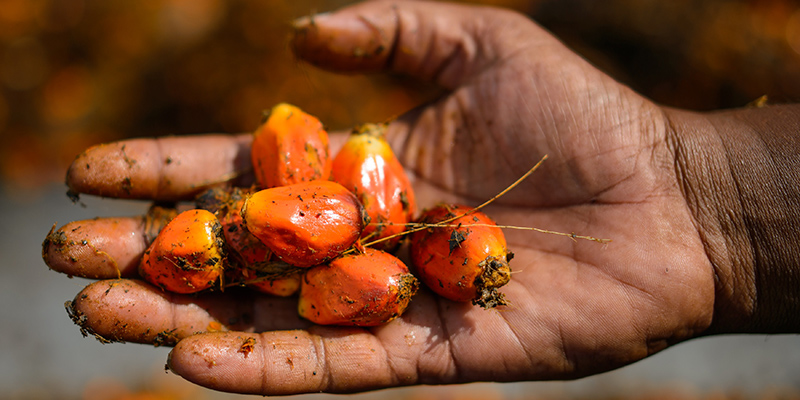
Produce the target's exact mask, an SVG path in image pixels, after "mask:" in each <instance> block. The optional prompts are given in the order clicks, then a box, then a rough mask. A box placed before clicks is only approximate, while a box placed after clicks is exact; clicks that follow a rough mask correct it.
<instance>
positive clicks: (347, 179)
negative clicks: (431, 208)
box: [331, 124, 416, 250]
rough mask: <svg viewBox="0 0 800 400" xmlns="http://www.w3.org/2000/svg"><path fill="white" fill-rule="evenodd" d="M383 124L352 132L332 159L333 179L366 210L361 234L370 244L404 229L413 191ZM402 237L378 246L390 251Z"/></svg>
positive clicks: (410, 213)
mask: <svg viewBox="0 0 800 400" xmlns="http://www.w3.org/2000/svg"><path fill="white" fill-rule="evenodd" d="M385 131H386V125H375V124H366V125H363V126H361V127H359V128H357V129H355V130H354V131H353V134H352V135H350V137H349V138H348V139H347V142H346V143H345V144H344V147H342V149H341V150H340V151H339V153H338V154H337V155H336V157H335V158H334V159H333V169H332V170H331V176H332V179H333V180H334V181H336V182H339V183H341V184H342V185H343V186H344V187H346V188H347V189H349V190H350V191H351V192H353V193H355V195H356V196H358V200H359V201H361V204H362V205H363V206H364V208H365V209H366V210H367V214H368V215H369V217H370V224H369V225H368V226H367V227H366V228H365V229H364V232H363V233H362V234H361V236H362V238H369V241H373V240H376V239H380V238H384V237H388V236H392V235H395V234H397V233H400V232H402V231H404V230H405V229H406V224H407V223H408V222H410V221H411V220H412V219H413V215H414V209H415V207H416V201H415V197H414V190H413V188H412V187H411V183H410V182H409V180H408V176H406V172H405V170H404V169H403V166H402V165H401V164H400V161H398V160H397V157H395V155H394V152H392V149H391V147H389V144H388V143H387V142H386V140H385V139H384V133H385ZM400 239H401V237H395V238H392V239H389V240H386V241H384V242H380V243H378V244H377V246H376V248H380V249H383V250H391V249H393V248H395V247H396V246H397V244H398V243H399V242H400Z"/></svg>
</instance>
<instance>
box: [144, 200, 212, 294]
mask: <svg viewBox="0 0 800 400" xmlns="http://www.w3.org/2000/svg"><path fill="white" fill-rule="evenodd" d="M224 246H225V244H224V239H223V236H222V225H220V223H219V221H218V220H217V217H216V216H214V214H212V213H210V212H208V211H206V210H188V211H184V212H182V213H180V214H178V215H177V216H176V217H175V218H173V219H172V221H170V222H169V223H168V224H167V226H165V227H164V228H163V229H162V230H161V232H160V233H159V234H158V236H157V237H156V239H155V240H154V241H153V243H152V244H151V245H150V247H149V248H148V249H147V250H146V251H145V253H144V256H143V257H142V261H141V263H140V264H139V274H140V275H141V276H142V277H143V278H144V279H145V280H147V281H149V282H150V283H152V284H154V285H156V286H158V287H160V288H162V289H164V290H167V291H170V292H174V293H195V292H199V291H201V290H205V289H208V288H211V287H213V286H214V285H215V284H216V282H217V281H219V279H220V277H221V276H222V271H223V263H224V261H225V250H224Z"/></svg>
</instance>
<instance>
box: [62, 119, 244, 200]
mask: <svg viewBox="0 0 800 400" xmlns="http://www.w3.org/2000/svg"><path fill="white" fill-rule="evenodd" d="M251 142H252V135H250V134H239V135H219V134H208V135H194V136H172V137H160V138H148V139H130V140H123V141H119V142H114V143H108V144H101V145H97V146H94V147H91V148H89V149H87V150H86V151H84V152H83V153H81V154H80V155H78V157H77V158H76V159H75V161H73V162H72V165H70V167H69V170H68V171H67V186H68V187H69V190H70V192H71V193H73V194H80V193H85V194H91V195H97V196H103V197H116V198H123V199H152V200H156V201H180V200H190V199H192V198H194V196H196V195H197V194H198V193H200V192H201V191H203V190H204V189H207V188H208V187H210V186H213V185H216V184H220V183H226V182H227V183H231V184H234V185H237V186H246V185H249V184H250V183H252V181H253V176H252V167H251V161H250V143H251Z"/></svg>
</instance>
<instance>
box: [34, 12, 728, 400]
mask: <svg viewBox="0 0 800 400" xmlns="http://www.w3.org/2000/svg"><path fill="white" fill-rule="evenodd" d="M296 28H297V37H296V38H295V41H294V48H295V51H296V53H297V54H298V55H299V56H300V57H301V58H303V59H305V60H308V61H310V62H312V63H314V64H317V65H319V66H321V67H324V68H331V69H334V70H338V71H346V72H350V73H362V72H378V71H391V72H396V73H401V74H407V75H411V76H414V77H416V78H419V79H421V80H424V81H428V82H432V83H434V84H437V85H440V86H441V87H442V88H444V89H445V90H446V93H445V94H444V95H443V96H442V97H441V98H439V99H437V100H436V101H434V102H432V103H430V104H426V105H423V106H421V107H419V108H417V109H415V110H413V111H411V112H409V113H407V114H405V115H403V116H402V117H400V118H399V119H398V120H396V121H394V122H392V123H391V124H390V126H389V133H388V134H389V141H390V142H391V143H392V145H393V147H394V149H395V150H396V152H397V154H398V156H399V157H400V159H401V160H402V162H403V163H404V165H405V166H406V167H407V168H408V169H409V170H410V171H411V172H412V174H413V180H414V185H415V190H416V193H417V197H418V199H419V201H420V204H421V205H423V206H424V205H431V204H432V203H433V202H435V201H439V200H445V201H450V202H461V203H468V204H476V203H479V202H482V201H483V200H486V199H488V198H490V197H492V196H493V195H495V194H496V193H498V192H499V191H500V190H502V189H504V188H505V187H506V186H507V185H509V184H510V183H511V182H513V181H514V180H516V179H517V178H518V177H520V176H521V175H522V174H523V173H524V172H526V170H528V168H530V167H531V166H532V165H533V164H534V163H535V162H536V161H538V160H539V159H540V158H541V156H543V155H545V154H548V155H549V157H550V158H549V160H548V161H547V162H545V164H544V165H543V167H542V168H541V169H540V170H538V171H536V172H535V173H534V174H533V175H532V176H530V177H529V178H528V179H527V180H525V181H524V182H523V183H522V184H520V185H519V186H518V187H517V188H515V189H514V190H513V191H511V192H509V193H508V194H507V195H505V196H503V197H502V198H500V199H499V200H497V201H496V202H495V203H494V204H493V205H492V206H490V207H489V208H487V209H486V211H487V213H488V214H489V215H490V216H492V218H494V219H495V220H496V221H497V222H498V223H501V224H509V225H516V226H529V227H538V228H544V229H549V230H554V231H561V232H576V233H579V234H586V235H592V236H595V237H602V238H609V239H612V240H613V242H611V243H610V244H608V245H600V244H598V243H595V242H589V241H573V240H570V239H569V238H564V237H560V236H549V235H542V234H537V233H531V232H525V231H507V238H508V242H509V247H510V249H511V250H512V251H513V252H514V253H515V255H516V256H515V258H514V260H513V262H512V263H511V267H512V269H513V270H514V275H513V278H512V280H511V282H510V283H509V284H508V285H507V286H505V287H504V288H503V292H504V293H505V294H506V296H507V298H508V300H509V301H510V303H511V305H510V306H507V307H503V308H502V309H497V310H489V311H487V310H483V309H480V308H476V307H474V306H472V305H470V304H460V303H454V302H451V301H448V300H444V299H441V298H438V297H436V296H434V295H433V294H431V293H430V292H428V291H425V290H423V291H421V292H420V293H419V294H418V295H417V296H416V297H415V298H414V300H413V301H412V303H411V306H410V307H409V309H408V310H407V311H406V313H405V314H404V315H403V316H402V317H401V318H399V319H397V320H394V321H392V322H390V323H388V324H386V325H384V326H380V327H376V328H370V329H354V328H338V327H319V326H311V325H310V324H309V323H307V322H305V321H302V320H300V319H299V318H298V317H297V316H296V312H295V305H294V303H293V301H292V299H282V298H268V297H265V296H259V295H254V294H245V293H242V292H240V291H230V292H225V293H211V294H205V295H199V296H179V295H173V294H167V293H163V292H161V291H160V290H158V289H155V288H153V287H152V286H150V285H147V284H145V283H142V282H140V281H138V280H127V279H122V280H101V281H99V282H96V283H94V284H92V285H90V286H88V287H87V288H86V289H84V291H82V292H81V293H80V294H79V295H78V296H77V297H76V300H75V302H74V303H73V307H72V310H73V311H72V312H73V316H74V317H75V318H76V320H77V321H78V322H80V323H81V325H82V327H83V328H84V329H86V330H87V331H89V332H92V333H95V334H97V335H99V336H101V337H104V338H106V339H112V340H123V341H132V342H143V343H154V342H155V343H157V344H161V343H163V344H175V341H176V340H178V339H180V341H178V342H177V344H175V348H174V349H173V350H172V352H171V354H170V360H169V366H170V368H171V369H172V370H173V371H175V372H176V373H177V374H179V375H181V376H183V377H184V378H186V379H188V380H190V381H192V382H195V383H197V384H200V385H203V386H207V387H210V388H214V389H217V390H223V391H230V392H240V393H258V394H265V395H275V394H290V393H304V392H318V391H325V392H353V391H362V390H369V389H376V388H384V387H392V386H400V385H413V384H437V383H457V382H472V381H487V380H488V381H518V380H539V379H567V378H577V377H581V376H586V375H590V374H595V373H599V372H603V371H607V370H610V369H613V368H617V367H620V366H623V365H626V364H629V363H632V362H634V361H636V360H639V359H642V358H644V357H646V356H648V355H650V354H653V353H655V352H657V351H659V350H662V349H664V348H666V347H667V346H669V345H671V344H674V343H677V342H680V341H683V340H686V339H689V338H692V337H694V336H696V335H698V334H700V333H702V332H704V331H705V330H706V329H707V328H708V327H709V326H710V325H711V323H712V316H713V312H714V302H715V282H714V279H715V272H714V267H713V266H712V265H711V262H710V261H709V259H708V256H707V255H706V252H705V249H704V243H703V241H702V240H701V236H700V234H699V232H698V229H697V227H696V226H695V224H694V220H693V217H692V214H691V211H690V209H689V206H688V205H687V202H686V200H685V197H684V195H683V194H682V191H681V187H680V183H679V182H680V180H679V177H678V176H677V174H678V172H676V169H675V160H674V150H673V149H672V147H671V144H672V137H671V135H672V134H673V132H672V130H671V129H670V126H669V124H668V121H667V118H666V116H665V113H664V111H663V110H662V109H661V108H660V107H658V106H656V105H655V104H653V103H652V102H650V101H648V100H647V99H645V98H643V97H641V96H639V95H638V94H636V93H634V92H632V91H631V90H630V89H628V88H627V87H625V86H623V85H621V84H619V83H617V82H615V81H614V80H612V79H611V78H609V77H608V76H606V75H605V74H603V73H602V72H600V71H598V70H597V69H595V68H594V67H592V66H591V65H589V64H588V63H587V62H586V61H584V60H583V59H581V58H580V57H579V56H577V55H576V54H574V53H573V52H572V51H570V50H569V49H567V48H566V47H565V46H563V45H562V44H561V43H560V42H559V41H558V40H556V39H555V38H553V37H552V36H550V35H549V34H548V33H547V32H545V31H544V30H542V29H541V28H540V27H538V26H537V25H535V24H534V23H533V22H531V21H530V20H528V19H526V18H525V17H523V16H520V15H517V14H515V13H512V12H508V11H504V10H499V9H493V8H483V7H470V6H458V5H449V4H437V3H418V2H413V1H408V2H398V3H391V2H368V3H363V4H358V5H355V6H352V7H348V8H346V9H343V10H340V11H338V12H335V13H333V14H327V15H318V16H316V17H314V18H313V19H306V20H303V21H298V23H297V26H296ZM123 144H124V146H123ZM248 154H249V138H248V136H247V135H244V136H203V137H189V138H187V137H183V138H162V139H155V140H134V141H128V142H124V143H117V144H112V145H109V146H104V147H100V148H97V149H94V150H92V151H91V152H89V153H86V154H84V155H83V156H81V157H79V159H78V160H76V162H75V164H73V166H72V168H71V169H70V173H69V175H68V183H69V185H70V188H71V189H72V190H74V191H76V192H81V193H90V194H98V195H103V196H112V197H134V198H149V199H154V200H177V199H186V198H191V196H192V195H193V194H194V193H196V192H197V191H198V190H199V188H201V187H204V186H207V185H208V184H210V183H213V182H217V181H222V180H227V179H229V178H230V177H231V176H233V175H235V174H236V172H237V171H243V170H246V169H247V168H248V162H249V161H248V160H249V159H248ZM165 160H170V162H168V163H167V162H165ZM123 176H124V177H125V179H127V181H126V182H127V184H126V185H120V184H119V183H120V179H121V177H123ZM237 179H239V180H240V182H239V183H242V184H245V183H247V182H246V180H247V178H246V177H238V178H237ZM120 188H122V189H120ZM126 221H127V223H128V224H127V225H125V226H123V227H120V224H117V225H115V227H114V230H109V231H108V232H100V231H99V230H95V231H91V232H85V231H84V232H81V234H83V235H87V236H91V237H93V238H97V237H103V238H105V242H104V243H105V248H106V249H107V251H106V253H107V254H106V255H107V256H108V257H112V258H114V259H115V263H116V268H115V269H113V272H109V270H108V269H107V268H106V269H104V268H105V267H104V265H107V263H103V262H101V260H100V258H98V259H97V260H96V261H95V262H93V263H91V264H88V265H83V266H82V268H81V269H77V268H75V266H74V265H73V264H71V263H70V262H69V260H68V259H67V257H66V256H65V255H64V254H60V253H58V252H53V253H47V252H46V253H45V258H46V259H47V260H48V265H51V267H53V268H54V269H58V270H62V271H64V272H67V273H70V274H73V275H79V276H86V277H91V278H108V277H112V276H114V275H113V274H115V273H116V271H117V270H119V271H120V274H121V275H122V276H125V277H135V265H136V257H137V249H139V248H141V250H142V251H143V250H144V248H143V245H141V243H142V241H141V235H142V229H143V225H142V221H141V220H138V219H131V220H126ZM73 235H77V233H73ZM134 242H135V243H134ZM137 246H138V247H137ZM138 254H140V253H138ZM104 257H105V255H104ZM204 331H205V332H206V333H199V334H196V333H197V332H204ZM208 331H217V332H208ZM252 339H255V341H254V342H253V341H252Z"/></svg>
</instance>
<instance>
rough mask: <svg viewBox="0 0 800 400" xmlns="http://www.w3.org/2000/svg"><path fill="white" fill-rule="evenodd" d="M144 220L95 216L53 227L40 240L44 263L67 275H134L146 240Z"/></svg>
mask: <svg viewBox="0 0 800 400" xmlns="http://www.w3.org/2000/svg"><path fill="white" fill-rule="evenodd" d="M142 224H143V219H142V218H141V217H131V218H95V219H91V220H83V221H74V222H70V223H68V224H66V225H64V226H62V227H61V228H59V229H55V225H54V226H53V229H51V230H50V232H49V233H48V234H47V236H46V237H45V240H44V242H42V259H43V260H44V262H45V264H47V266H48V267H49V268H50V269H52V270H54V271H57V272H61V273H63V274H67V275H69V276H79V277H83V278H90V279H110V278H120V277H131V276H135V275H136V269H137V267H138V264H139V263H138V261H139V259H140V258H141V255H142V253H143V252H144V250H145V247H146V243H145V241H144V239H143V238H142V237H141V235H139V234H138V233H140V232H141V230H142Z"/></svg>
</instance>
